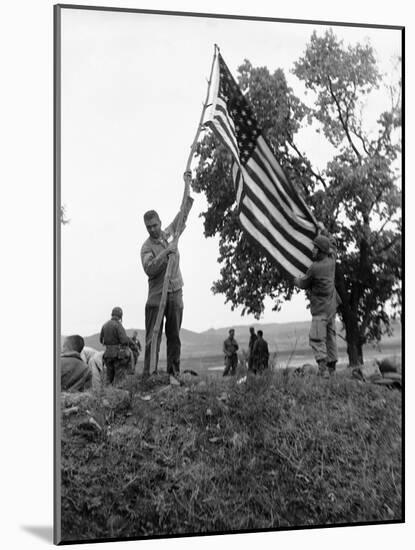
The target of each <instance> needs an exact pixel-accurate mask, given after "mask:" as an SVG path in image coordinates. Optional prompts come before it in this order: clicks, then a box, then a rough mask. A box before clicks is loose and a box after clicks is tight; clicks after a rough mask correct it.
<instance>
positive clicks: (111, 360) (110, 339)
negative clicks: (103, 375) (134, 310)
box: [99, 307, 132, 384]
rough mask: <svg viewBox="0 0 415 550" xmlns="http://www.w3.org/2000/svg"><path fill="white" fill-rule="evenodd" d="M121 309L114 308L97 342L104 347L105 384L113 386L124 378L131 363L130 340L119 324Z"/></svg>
mask: <svg viewBox="0 0 415 550" xmlns="http://www.w3.org/2000/svg"><path fill="white" fill-rule="evenodd" d="M121 321H122V309H121V308H120V307H114V308H113V310H112V312H111V319H110V320H109V321H107V322H106V323H105V324H104V325H103V327H102V329H101V334H100V337H99V340H100V342H101V344H103V345H104V346H105V352H104V357H103V359H104V363H105V366H106V369H107V384H113V383H114V379H115V382H118V381H119V380H121V379H122V378H124V377H125V375H126V373H127V371H128V369H129V367H130V364H131V361H132V353H131V350H130V348H129V342H130V338H129V337H128V336H127V333H126V332H125V329H124V327H123V326H122V324H121Z"/></svg>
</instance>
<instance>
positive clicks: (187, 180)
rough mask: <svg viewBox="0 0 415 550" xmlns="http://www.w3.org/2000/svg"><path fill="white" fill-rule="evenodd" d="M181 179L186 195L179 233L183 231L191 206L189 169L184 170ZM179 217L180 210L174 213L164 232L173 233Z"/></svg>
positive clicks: (190, 175)
mask: <svg viewBox="0 0 415 550" xmlns="http://www.w3.org/2000/svg"><path fill="white" fill-rule="evenodd" d="M183 179H184V182H185V195H186V201H185V204H184V211H183V222H182V227H181V231H180V233H182V232H183V230H184V228H185V224H186V220H187V218H188V216H189V212H190V210H191V208H192V206H193V198H192V197H191V196H190V184H191V183H192V173H191V172H190V171H188V172H185V173H184V174H183ZM179 218H180V211H179V212H178V213H177V214H176V216H175V218H174V220H173V221H172V222H171V224H170V225H168V226H167V228H166V229H165V233H167V234H168V235H169V236H171V235H174V234H175V232H176V231H177V229H178V227H177V226H178V223H179Z"/></svg>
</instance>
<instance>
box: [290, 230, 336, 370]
mask: <svg viewBox="0 0 415 550" xmlns="http://www.w3.org/2000/svg"><path fill="white" fill-rule="evenodd" d="M313 259H314V262H313V263H312V264H311V266H310V267H309V268H308V270H307V273H306V274H305V276H304V277H294V284H295V285H297V286H298V287H300V288H303V289H309V290H310V311H311V317H312V319H311V329H310V346H311V348H312V350H313V352H314V357H315V359H316V361H317V363H318V366H319V371H320V374H322V375H323V376H325V377H327V376H328V373H330V374H331V373H333V372H334V370H335V367H336V362H337V343H336V309H337V304H338V301H337V292H336V288H335V284H334V278H335V268H336V262H335V259H334V257H333V254H332V246H331V243H330V239H329V238H328V237H326V236H324V235H318V236H317V237H316V238H315V239H314V249H313Z"/></svg>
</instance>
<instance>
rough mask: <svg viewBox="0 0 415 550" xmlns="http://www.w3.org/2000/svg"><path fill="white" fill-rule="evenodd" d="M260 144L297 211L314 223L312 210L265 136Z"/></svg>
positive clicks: (259, 139) (259, 141)
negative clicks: (284, 169)
mask: <svg viewBox="0 0 415 550" xmlns="http://www.w3.org/2000/svg"><path fill="white" fill-rule="evenodd" d="M258 146H259V149H260V150H261V151H262V152H263V154H264V156H265V157H266V159H267V160H268V162H269V163H270V165H271V166H272V167H273V169H274V170H275V171H276V173H277V175H278V176H279V177H278V181H279V182H280V183H281V186H282V187H283V188H284V189H285V192H286V193H287V195H288V196H289V197H290V198H291V199H292V201H293V202H294V205H295V206H296V207H297V208H298V209H299V211H298V212H297V213H298V214H300V215H305V216H306V218H307V219H309V220H311V221H312V222H313V225H314V221H313V218H312V216H311V214H310V211H309V210H308V208H307V207H306V205H305V204H304V202H303V201H302V200H301V197H300V196H299V195H298V192H297V191H296V190H295V189H294V188H293V186H292V184H291V183H290V182H289V181H288V180H287V177H286V175H285V174H284V172H283V170H282V168H281V166H280V165H279V164H278V162H277V159H276V158H275V156H274V154H273V152H272V150H271V148H270V146H269V145H268V143H267V142H266V141H265V139H264V137H263V136H260V137H259V138H258Z"/></svg>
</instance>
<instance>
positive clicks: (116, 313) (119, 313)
mask: <svg viewBox="0 0 415 550" xmlns="http://www.w3.org/2000/svg"><path fill="white" fill-rule="evenodd" d="M111 317H118V319H121V318H122V309H121V308H120V307H113V308H112V311H111Z"/></svg>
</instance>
